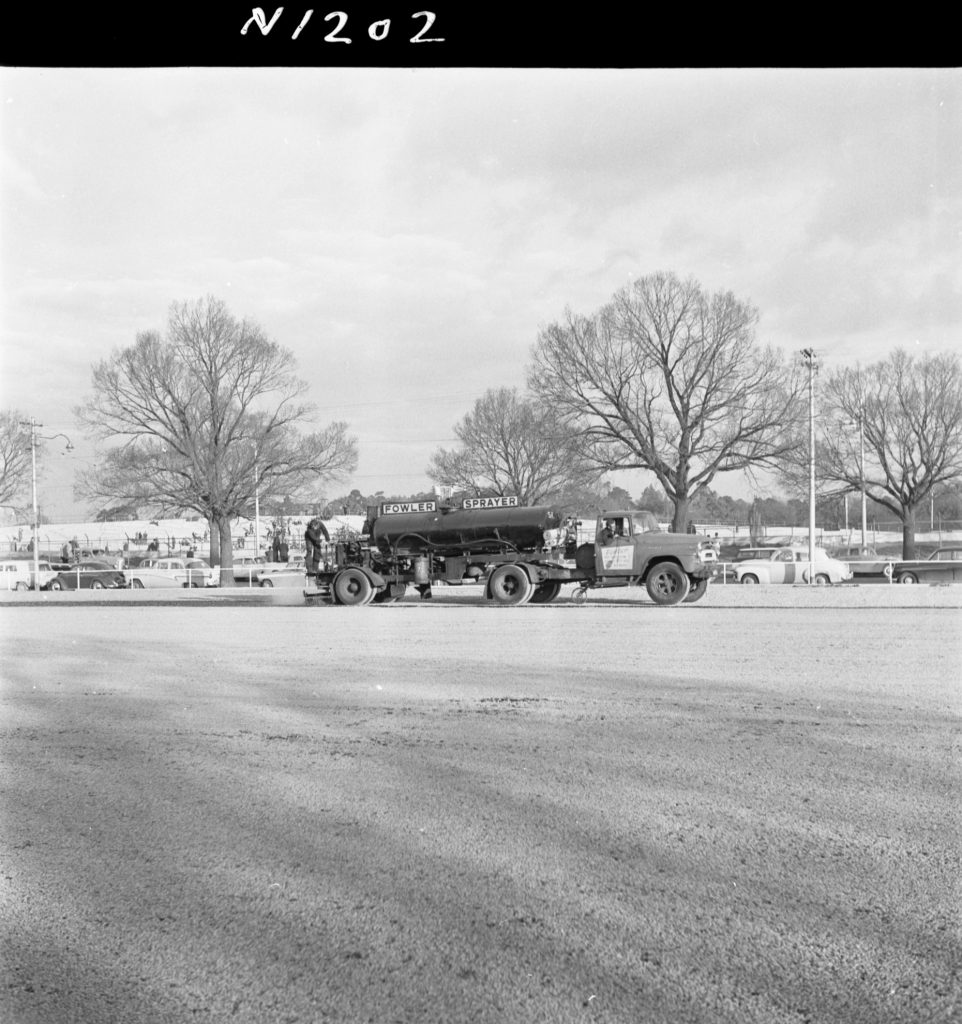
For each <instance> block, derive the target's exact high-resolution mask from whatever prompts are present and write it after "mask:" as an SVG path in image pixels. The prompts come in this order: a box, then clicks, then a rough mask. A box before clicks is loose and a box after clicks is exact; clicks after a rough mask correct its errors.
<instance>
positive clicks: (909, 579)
mask: <svg viewBox="0 0 962 1024" xmlns="http://www.w3.org/2000/svg"><path fill="white" fill-rule="evenodd" d="M918 581H919V578H918V576H916V575H915V573H914V572H900V573H899V578H898V581H897V582H899V583H918Z"/></svg>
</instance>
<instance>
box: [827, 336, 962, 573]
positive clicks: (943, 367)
mask: <svg viewBox="0 0 962 1024" xmlns="http://www.w3.org/2000/svg"><path fill="white" fill-rule="evenodd" d="M822 388H823V392H824V399H823V403H822V409H823V416H822V420H823V423H824V427H823V429H822V430H821V431H820V435H821V437H820V440H819V443H818V446H817V452H818V472H819V475H820V476H821V477H822V478H823V479H824V480H826V481H830V482H833V483H834V484H835V486H836V487H838V489H839V490H842V491H856V490H859V489H860V487H861V476H862V467H861V452H860V447H861V445H860V440H859V426H858V425H859V422H860V421H861V424H862V431H863V434H864V445H865V464H864V475H865V487H866V491H867V493H868V495H869V497H871V498H872V499H873V500H874V501H877V502H878V503H879V504H880V505H883V506H884V507H885V508H888V509H890V510H891V511H892V512H894V513H895V514H896V515H897V516H898V517H899V518H900V519H901V520H902V522H903V554H904V555H905V557H906V558H909V557H913V556H914V548H915V510H916V509H917V508H918V507H919V506H920V505H921V504H922V503H923V502H924V501H926V500H927V499H928V497H929V496H930V495H931V493H932V490H933V488H935V487H936V486H938V485H939V484H943V483H946V482H947V481H950V480H953V479H957V478H958V477H959V476H962V362H960V360H959V358H958V356H956V355H932V356H924V357H922V358H913V357H912V356H910V355H908V354H907V353H906V352H905V351H903V350H901V349H899V350H897V351H896V352H894V353H893V354H892V355H891V356H890V357H889V358H888V359H887V360H884V361H882V362H879V363H875V364H873V365H871V366H869V367H867V368H865V369H860V368H856V369H841V370H838V371H836V372H835V373H833V374H831V375H830V376H829V377H828V378H827V380H826V381H825V382H824V384H823V385H822Z"/></svg>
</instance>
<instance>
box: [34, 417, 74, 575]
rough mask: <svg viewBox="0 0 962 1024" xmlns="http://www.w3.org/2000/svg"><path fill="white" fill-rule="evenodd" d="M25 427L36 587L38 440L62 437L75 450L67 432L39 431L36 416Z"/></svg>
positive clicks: (71, 449)
mask: <svg viewBox="0 0 962 1024" xmlns="http://www.w3.org/2000/svg"><path fill="white" fill-rule="evenodd" d="M22 423H23V425H24V426H25V427H30V475H31V483H32V487H31V494H32V496H33V585H34V587H37V586H39V582H40V522H39V516H38V514H37V442H38V441H53V440H54V439H55V438H58V437H62V438H63V439H64V440H65V441H66V442H67V451H68V452H72V451H73V445H72V444H71V443H70V438H69V437H67V435H66V434H51V435H50V436H49V437H46V436H43V435H41V434H38V433H37V429H38V428H39V427H42V426H43V424H42V423H38V422H37V419H36V417H35V416H31V417H30V422H29V423H28V422H27V421H26V420H23V421H22Z"/></svg>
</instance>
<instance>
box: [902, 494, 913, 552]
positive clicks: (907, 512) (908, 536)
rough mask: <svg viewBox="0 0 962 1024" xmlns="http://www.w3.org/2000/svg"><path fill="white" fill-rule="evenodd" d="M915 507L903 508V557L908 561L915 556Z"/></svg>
mask: <svg viewBox="0 0 962 1024" xmlns="http://www.w3.org/2000/svg"><path fill="white" fill-rule="evenodd" d="M915 508H916V506H914V505H912V506H909V507H903V508H902V557H903V558H904V559H905V560H906V561H908V560H909V559H910V558H915V557H916V554H915Z"/></svg>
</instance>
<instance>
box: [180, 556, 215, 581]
mask: <svg viewBox="0 0 962 1024" xmlns="http://www.w3.org/2000/svg"><path fill="white" fill-rule="evenodd" d="M187 568H188V569H190V570H191V572H194V573H197V572H199V573H202V574H203V576H204V583H203V585H204V586H205V587H216V586H219V585H220V573H219V572H218V571H217V570H216V569H214V568H212V567H211V565H210V564H209V563H207V562H205V561H204V560H203V558H188V559H187Z"/></svg>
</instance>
